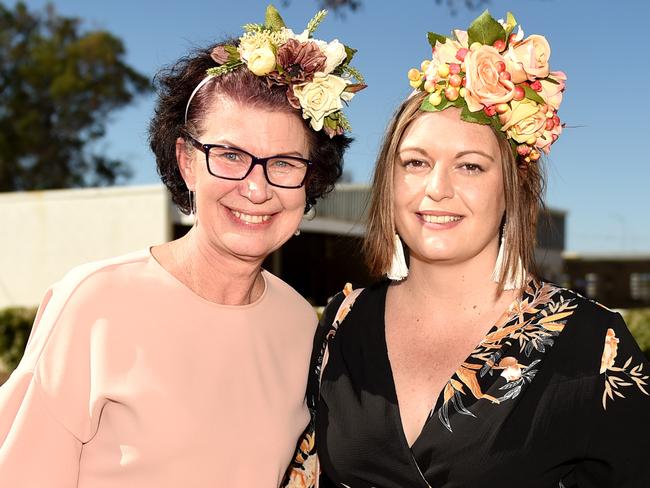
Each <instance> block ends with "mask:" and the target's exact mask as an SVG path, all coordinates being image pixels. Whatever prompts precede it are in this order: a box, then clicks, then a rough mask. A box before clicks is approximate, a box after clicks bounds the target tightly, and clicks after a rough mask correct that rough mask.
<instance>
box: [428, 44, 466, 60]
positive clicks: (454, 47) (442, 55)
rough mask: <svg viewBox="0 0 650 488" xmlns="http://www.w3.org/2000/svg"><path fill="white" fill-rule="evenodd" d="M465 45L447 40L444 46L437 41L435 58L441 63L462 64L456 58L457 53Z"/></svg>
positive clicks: (434, 50)
mask: <svg viewBox="0 0 650 488" xmlns="http://www.w3.org/2000/svg"><path fill="white" fill-rule="evenodd" d="M462 47H463V45H462V44H461V43H460V42H457V41H454V40H452V39H447V40H446V41H445V43H444V44H442V43H441V42H440V41H436V47H435V48H434V49H433V57H434V58H436V59H438V60H439V61H440V62H441V63H447V64H451V63H460V60H459V59H458V58H457V57H456V53H457V52H458V50H459V49H461V48H462Z"/></svg>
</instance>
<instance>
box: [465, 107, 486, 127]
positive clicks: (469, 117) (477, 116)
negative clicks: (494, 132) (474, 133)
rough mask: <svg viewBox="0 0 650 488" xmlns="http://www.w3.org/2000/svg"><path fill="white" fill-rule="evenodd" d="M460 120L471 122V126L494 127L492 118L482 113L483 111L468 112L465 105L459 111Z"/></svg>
mask: <svg viewBox="0 0 650 488" xmlns="http://www.w3.org/2000/svg"><path fill="white" fill-rule="evenodd" d="M460 119H461V120H464V121H465V122H472V123H473V124H482V125H494V120H493V119H492V117H489V116H488V115H487V114H486V113H485V112H483V110H479V111H478V112H470V111H469V108H467V105H464V106H463V109H462V110H461V111H460Z"/></svg>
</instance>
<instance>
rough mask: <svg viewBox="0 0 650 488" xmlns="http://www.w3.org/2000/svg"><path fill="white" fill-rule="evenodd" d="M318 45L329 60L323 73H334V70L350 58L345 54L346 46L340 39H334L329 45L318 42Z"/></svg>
mask: <svg viewBox="0 0 650 488" xmlns="http://www.w3.org/2000/svg"><path fill="white" fill-rule="evenodd" d="M317 44H318V47H319V48H320V50H321V51H323V54H325V57H326V58H327V61H326V62H325V68H323V73H325V74H326V75H328V74H330V73H331V72H332V71H334V69H335V68H336V67H337V66H338V65H339V64H341V63H342V62H343V61H345V58H347V57H348V53H346V52H345V46H344V45H343V44H341V43H340V42H339V40H338V39H334V40H333V41H332V42H330V43H329V44H327V43H325V42H323V41H318V42H317Z"/></svg>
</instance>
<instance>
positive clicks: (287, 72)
mask: <svg viewBox="0 0 650 488" xmlns="http://www.w3.org/2000/svg"><path fill="white" fill-rule="evenodd" d="M326 15H327V11H325V10H321V11H319V12H318V13H317V14H316V15H315V16H314V18H313V19H311V20H310V21H309V23H308V24H307V28H306V29H305V30H304V31H303V32H302V33H301V34H298V35H296V34H295V33H294V32H293V31H292V30H291V29H287V27H286V26H285V24H284V21H283V20H282V17H281V16H280V13H279V12H278V11H277V10H276V8H275V7H273V5H269V6H268V7H267V9H266V19H265V22H264V24H246V25H245V26H244V31H245V32H244V35H242V36H241V37H240V38H239V43H238V46H233V45H225V46H217V47H216V48H214V50H213V51H212V54H211V57H212V59H213V60H214V61H215V63H217V65H218V66H216V67H213V68H210V69H208V70H207V71H206V77H205V78H204V79H203V80H202V81H201V83H199V85H198V86H197V87H196V88H195V89H194V91H193V92H192V94H191V95H190V98H189V100H188V101H187V106H186V108H185V122H187V113H188V110H189V106H190V102H191V101H192V99H193V98H194V95H196V93H197V92H198V91H199V89H200V88H201V87H202V86H203V85H205V84H206V83H207V82H208V81H210V79H212V78H213V77H215V76H221V75H223V74H225V73H229V72H231V71H234V70H236V69H238V68H240V67H243V66H245V67H246V68H248V69H249V70H250V71H251V72H252V73H253V74H255V75H257V76H263V77H265V78H266V81H267V82H268V85H269V86H273V85H284V86H286V87H287V100H288V101H289V104H290V105H291V106H292V107H294V108H296V109H300V110H301V111H302V116H303V118H305V119H309V125H310V126H311V128H312V129H314V130H315V131H319V130H324V131H325V132H326V133H327V134H328V135H329V136H330V137H333V136H335V135H340V134H343V132H344V131H349V130H350V123H349V122H348V120H347V118H346V117H345V115H344V114H343V112H342V111H341V109H342V108H343V104H344V103H346V104H347V102H349V101H350V100H352V97H353V96H354V94H355V93H357V92H358V91H360V90H363V89H364V88H365V87H366V85H365V84H364V80H363V76H362V75H361V73H359V71H357V70H356V69H355V68H353V67H352V66H350V61H351V60H352V57H353V56H354V53H355V52H356V50H354V49H351V48H349V47H348V46H346V45H344V44H342V43H340V42H339V41H338V40H337V39H335V40H333V41H332V42H330V43H327V42H325V41H321V40H317V39H312V37H311V36H312V34H313V32H314V31H315V30H316V28H317V27H318V25H319V24H320V23H321V22H322V21H323V19H324V18H325V16H326ZM352 80H354V81H355V82H353V81H352Z"/></svg>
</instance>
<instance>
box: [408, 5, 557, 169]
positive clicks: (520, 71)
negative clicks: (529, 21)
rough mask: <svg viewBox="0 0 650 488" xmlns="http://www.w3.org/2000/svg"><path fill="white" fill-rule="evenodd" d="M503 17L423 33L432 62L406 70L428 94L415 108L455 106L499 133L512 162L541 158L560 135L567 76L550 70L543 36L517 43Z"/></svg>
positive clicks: (517, 36) (509, 22)
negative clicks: (449, 32) (511, 153)
mask: <svg viewBox="0 0 650 488" xmlns="http://www.w3.org/2000/svg"><path fill="white" fill-rule="evenodd" d="M515 27H517V22H516V21H515V18H514V16H513V15H512V14H511V13H510V12H508V14H507V17H506V20H505V21H503V20H498V21H497V20H495V19H494V18H493V17H492V16H491V15H490V14H489V13H488V11H487V10H486V11H485V12H483V14H482V15H480V16H479V17H478V18H477V19H476V20H474V22H472V24H471V25H470V26H469V29H468V30H467V31H461V30H455V31H454V32H453V38H450V37H446V36H442V35H440V34H434V33H432V32H429V34H428V39H429V44H431V48H432V54H433V55H432V59H431V60H425V61H423V62H422V64H421V66H420V69H417V68H412V69H411V70H409V72H408V78H409V81H410V84H411V86H412V87H413V88H415V89H416V90H422V91H426V92H427V93H429V94H430V95H429V96H428V97H427V98H426V99H425V100H424V102H423V103H422V105H421V107H420V109H421V110H423V111H428V112H435V111H440V110H444V109H446V108H448V107H458V108H460V109H461V115H460V116H461V119H462V120H465V121H467V122H474V123H478V124H486V125H491V126H493V127H494V128H496V129H497V130H500V131H502V132H504V133H505V135H506V137H507V139H508V140H509V142H510V144H511V145H512V147H513V150H514V151H515V155H516V157H517V160H518V163H519V164H520V165H527V164H531V163H534V162H535V161H537V160H538V159H539V158H540V156H541V152H542V151H543V152H544V153H546V154H548V152H549V150H550V147H551V144H553V143H554V142H555V140H556V139H557V138H558V136H559V135H560V133H561V132H562V127H563V126H562V123H561V122H560V118H559V117H558V115H557V110H558V108H559V106H560V103H561V102H562V94H563V92H564V86H565V81H566V75H565V74H564V73H563V72H561V71H553V72H552V71H550V68H549V64H548V61H549V58H550V55H551V48H550V46H549V44H548V41H547V40H546V38H544V37H543V36H539V35H531V36H528V37H526V38H524V33H523V31H522V29H521V27H519V28H518V30H517V32H516V33H515V32H514V30H515Z"/></svg>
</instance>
